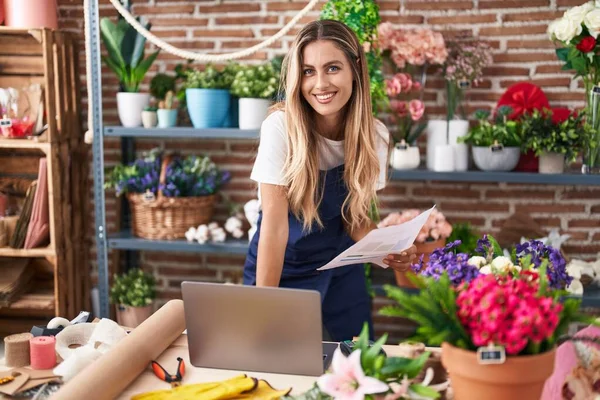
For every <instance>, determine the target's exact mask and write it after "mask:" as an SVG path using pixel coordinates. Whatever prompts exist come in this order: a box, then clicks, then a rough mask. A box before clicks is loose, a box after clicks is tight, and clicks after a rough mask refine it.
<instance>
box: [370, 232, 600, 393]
mask: <svg viewBox="0 0 600 400" xmlns="http://www.w3.org/2000/svg"><path fill="white" fill-rule="evenodd" d="M480 245H481V246H482V247H484V249H483V250H484V251H485V253H484V254H485V257H481V258H483V259H484V260H489V259H492V260H493V261H496V264H497V265H496V266H491V268H490V270H489V273H470V274H463V272H464V271H466V268H465V266H471V267H473V266H474V265H473V264H465V259H469V257H470V256H469V255H468V254H463V255H461V257H445V258H444V260H445V262H446V265H445V266H444V267H443V268H439V271H438V272H439V273H437V272H436V276H434V275H429V276H426V277H424V276H412V277H411V279H412V280H413V282H414V283H415V285H416V286H418V288H419V289H420V291H419V293H417V294H414V295H411V294H408V293H405V292H403V291H402V290H400V289H399V288H397V287H394V286H392V285H387V286H385V288H384V289H385V291H386V293H387V295H388V296H389V297H390V298H392V299H393V300H394V301H395V304H394V305H393V306H389V307H385V308H384V309H382V311H381V313H382V314H383V315H388V316H396V317H403V318H407V319H410V320H413V321H415V322H416V323H417V324H418V328H417V330H416V337H415V338H414V339H415V340H421V339H423V340H424V342H425V343H426V344H428V345H431V346H439V345H441V346H442V363H443V364H444V366H445V367H446V369H447V370H448V374H449V376H450V381H451V382H452V389H453V392H454V398H455V399H456V400H471V399H473V400H475V399H490V400H500V399H513V398H514V399H523V400H534V399H535V400H538V399H539V398H540V395H541V393H542V389H543V386H544V382H545V381H546V379H547V378H548V377H549V376H550V375H551V374H552V371H553V368H554V354H555V347H556V345H557V342H558V340H559V338H560V337H561V336H562V335H563V334H565V333H566V332H567V330H568V328H569V324H571V323H573V322H585V323H588V324H589V323H595V322H594V318H592V317H586V316H583V315H581V314H579V312H578V309H579V306H580V304H581V300H579V299H575V298H569V297H565V295H566V292H565V291H564V290H563V289H564V285H565V283H566V282H568V279H563V278H565V276H563V275H561V274H562V273H564V272H565V271H564V268H562V267H559V265H560V264H562V261H564V260H560V259H559V258H558V257H560V252H558V251H557V250H556V249H552V248H549V247H547V246H543V244H541V242H539V243H538V242H536V241H531V242H527V243H524V244H523V245H520V246H517V247H516V248H515V249H513V250H512V252H511V254H512V255H511V257H510V258H508V257H505V256H504V255H503V252H502V249H501V248H500V246H498V244H497V243H495V241H493V240H492V238H490V237H487V238H485V240H482V242H481V243H480ZM457 256H458V255H457ZM432 266H433V264H432ZM432 269H435V268H432ZM457 275H463V276H462V278H461V280H459V281H458V282H456V280H455V279H454V278H455V277H456V276H457ZM453 276H454V277H453ZM566 278H568V276H566ZM596 324H597V323H596Z"/></svg>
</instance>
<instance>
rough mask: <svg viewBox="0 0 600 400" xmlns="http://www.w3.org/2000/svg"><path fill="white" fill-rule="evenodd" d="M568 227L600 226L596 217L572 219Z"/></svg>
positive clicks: (599, 221)
mask: <svg viewBox="0 0 600 400" xmlns="http://www.w3.org/2000/svg"><path fill="white" fill-rule="evenodd" d="M569 228H600V220H597V219H572V220H570V221H569Z"/></svg>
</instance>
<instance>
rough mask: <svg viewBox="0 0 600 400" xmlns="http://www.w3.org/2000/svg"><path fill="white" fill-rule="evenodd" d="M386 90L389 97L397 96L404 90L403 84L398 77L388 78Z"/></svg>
mask: <svg viewBox="0 0 600 400" xmlns="http://www.w3.org/2000/svg"><path fill="white" fill-rule="evenodd" d="M385 91H386V93H387V95H388V96H389V97H396V96H398V95H399V94H400V92H402V86H401V85H400V82H399V81H398V80H397V79H386V80H385Z"/></svg>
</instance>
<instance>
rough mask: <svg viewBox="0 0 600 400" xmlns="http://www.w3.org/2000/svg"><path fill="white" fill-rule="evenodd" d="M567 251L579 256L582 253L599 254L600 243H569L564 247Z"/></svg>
mask: <svg viewBox="0 0 600 400" xmlns="http://www.w3.org/2000/svg"><path fill="white" fill-rule="evenodd" d="M562 248H563V249H564V251H565V253H567V254H569V255H572V256H574V257H578V256H579V255H580V254H597V253H599V252H600V244H569V243H568V242H567V243H565V244H564V245H563V247H562Z"/></svg>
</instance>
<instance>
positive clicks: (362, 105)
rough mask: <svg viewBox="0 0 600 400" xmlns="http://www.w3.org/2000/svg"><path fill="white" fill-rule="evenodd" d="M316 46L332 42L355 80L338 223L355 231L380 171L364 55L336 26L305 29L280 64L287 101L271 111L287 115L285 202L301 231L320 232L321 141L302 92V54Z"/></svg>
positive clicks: (313, 25) (331, 23)
mask: <svg viewBox="0 0 600 400" xmlns="http://www.w3.org/2000/svg"><path fill="white" fill-rule="evenodd" d="M316 40H330V41H332V42H333V43H334V44H335V46H336V47H337V48H339V49H340V50H341V51H342V52H343V53H344V54H345V56H346V59H347V61H348V64H349V65H350V67H351V68H352V74H353V77H354V80H355V82H354V86H353V90H352V95H351V96H350V99H349V100H348V103H347V104H346V105H345V111H344V114H345V118H344V121H345V122H344V124H345V126H344V128H343V129H344V139H345V142H344V159H345V160H344V162H345V164H346V167H345V169H344V181H345V183H346V186H347V188H348V196H347V197H346V199H345V201H344V203H343V206H342V217H343V219H344V221H345V222H346V225H347V226H348V227H349V228H350V230H351V231H354V230H355V229H357V228H360V227H362V226H363V225H364V224H365V223H367V222H368V221H369V210H370V208H371V205H372V203H373V201H374V200H375V198H376V194H375V190H376V184H377V179H378V177H379V168H380V167H379V159H378V156H377V150H376V144H375V142H376V140H375V138H376V134H377V133H376V131H375V125H374V119H373V112H372V109H371V95H370V91H369V75H368V72H367V65H366V58H365V53H364V51H363V48H362V46H361V45H360V43H359V42H358V39H357V38H356V35H355V34H354V32H352V31H351V30H350V29H349V28H348V27H347V26H346V25H344V24H342V23H340V22H337V21H331V20H320V21H313V22H311V23H309V24H307V25H305V26H304V28H303V29H302V30H301V31H300V32H299V33H298V35H297V37H296V39H295V40H294V42H293V43H292V45H291V48H290V51H289V52H288V54H287V56H286V57H285V59H284V61H283V66H282V71H283V75H284V77H283V79H282V85H283V88H282V89H283V90H284V91H285V94H286V99H285V101H284V102H282V103H280V104H278V105H277V106H276V107H275V108H276V109H283V110H285V120H286V129H287V138H288V149H289V153H288V157H287V160H286V164H285V167H284V177H285V183H286V186H287V198H288V201H289V207H290V210H291V211H292V213H293V214H294V215H295V216H296V217H297V218H298V219H301V220H302V221H303V228H304V230H305V231H308V230H309V229H310V228H311V227H312V225H313V223H316V224H317V225H318V226H319V227H323V222H322V221H321V218H320V216H319V213H318V211H317V208H318V206H319V204H320V203H321V200H322V198H323V186H320V187H319V183H320V182H319V155H318V141H319V137H318V133H317V132H315V130H314V129H313V127H314V126H315V124H314V118H315V111H314V110H313V108H312V107H311V106H310V105H309V104H308V102H307V101H306V99H305V98H304V96H303V95H302V91H301V85H302V65H303V60H302V53H303V50H304V48H305V47H306V46H307V45H308V44H309V43H312V42H314V41H316ZM321 184H322V182H321Z"/></svg>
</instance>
